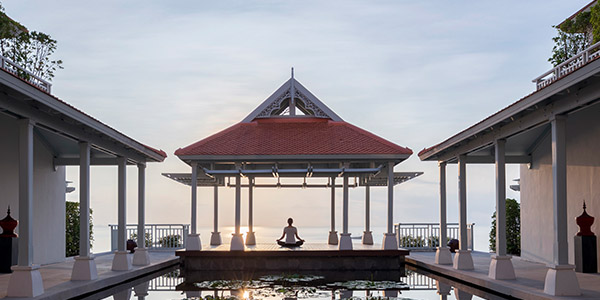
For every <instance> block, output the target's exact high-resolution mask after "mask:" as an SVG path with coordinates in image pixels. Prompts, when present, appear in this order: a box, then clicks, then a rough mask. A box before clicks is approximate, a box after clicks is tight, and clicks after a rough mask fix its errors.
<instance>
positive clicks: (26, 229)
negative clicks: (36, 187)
mask: <svg viewBox="0 0 600 300" xmlns="http://www.w3.org/2000/svg"><path fill="white" fill-rule="evenodd" d="M18 124H19V262H18V265H17V266H13V267H12V268H11V269H12V270H13V273H12V274H11V275H10V279H9V281H8V289H7V291H6V293H7V296H8V297H36V296H39V295H41V294H43V293H44V285H43V283H42V275H41V274H40V271H39V270H38V268H39V267H38V266H36V265H33V225H32V224H33V122H32V121H31V120H29V119H21V120H19V121H18Z"/></svg>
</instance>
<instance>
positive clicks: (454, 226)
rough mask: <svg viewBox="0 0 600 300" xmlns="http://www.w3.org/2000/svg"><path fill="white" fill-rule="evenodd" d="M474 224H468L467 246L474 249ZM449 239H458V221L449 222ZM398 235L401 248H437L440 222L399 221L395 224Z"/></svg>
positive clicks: (447, 231) (447, 232)
mask: <svg viewBox="0 0 600 300" xmlns="http://www.w3.org/2000/svg"><path fill="white" fill-rule="evenodd" d="M473 226H475V224H474V223H471V224H467V248H468V249H469V250H473ZM446 229H447V230H446V234H447V235H446V236H447V237H448V240H451V239H458V223H448V224H447V228H446ZM395 230H396V237H397V238H398V246H399V247H400V248H406V249H415V250H435V248H436V247H439V243H440V242H439V241H440V224H439V223H398V224H396V225H395Z"/></svg>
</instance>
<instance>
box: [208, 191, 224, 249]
mask: <svg viewBox="0 0 600 300" xmlns="http://www.w3.org/2000/svg"><path fill="white" fill-rule="evenodd" d="M213 198H214V199H213V232H212V233H211V235H210V244H211V246H218V245H221V232H219V185H218V183H217V184H215V186H214V187H213Z"/></svg>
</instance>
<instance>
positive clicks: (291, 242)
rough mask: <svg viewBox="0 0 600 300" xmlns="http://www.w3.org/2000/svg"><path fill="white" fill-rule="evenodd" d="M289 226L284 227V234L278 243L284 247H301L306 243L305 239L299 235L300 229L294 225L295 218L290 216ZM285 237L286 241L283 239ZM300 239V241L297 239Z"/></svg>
mask: <svg viewBox="0 0 600 300" xmlns="http://www.w3.org/2000/svg"><path fill="white" fill-rule="evenodd" d="M287 222H288V226H286V227H284V228H283V234H282V235H281V237H280V238H279V239H278V240H277V244H278V245H279V246H282V247H299V246H302V244H304V240H303V239H301V238H300V237H299V236H298V229H296V227H294V226H292V223H294V219H292V218H289V219H288V220H287ZM283 237H285V242H284V241H282V239H283ZM296 239H298V241H296Z"/></svg>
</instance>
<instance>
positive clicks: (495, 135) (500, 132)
mask: <svg viewBox="0 0 600 300" xmlns="http://www.w3.org/2000/svg"><path fill="white" fill-rule="evenodd" d="M598 63H600V61H598ZM564 79H567V77H565V78H564ZM561 81H562V80H561ZM559 82H560V81H559ZM559 82H557V83H559ZM550 87H552V86H550ZM550 87H549V88H550ZM545 90H546V89H544V90H542V92H543V91H545ZM599 99H600V82H599V81H597V82H594V83H592V84H589V85H586V86H583V87H581V88H580V89H578V90H576V91H571V92H570V93H569V94H568V95H567V96H565V97H564V98H562V99H560V100H557V101H555V102H552V103H549V104H546V105H542V104H541V103H540V104H539V105H540V106H539V107H537V108H536V109H535V110H534V111H532V112H531V113H529V114H527V115H525V116H523V117H520V118H515V119H514V121H512V122H509V123H507V124H505V125H498V124H496V123H494V124H492V125H491V126H493V129H492V130H491V131H488V132H485V133H484V132H482V131H483V130H485V129H486V128H482V129H481V131H479V132H475V131H473V132H474V133H473V135H471V136H465V137H463V138H462V140H456V139H454V138H451V139H449V142H447V143H443V144H448V145H447V146H445V148H444V149H440V150H437V151H436V152H434V153H432V154H429V155H427V156H423V157H422V159H421V160H434V159H435V160H440V161H448V160H451V159H453V158H456V157H457V156H458V155H460V154H466V153H470V152H471V151H472V150H474V149H478V148H481V147H482V146H491V145H493V143H494V141H495V140H497V139H507V138H509V137H511V136H513V135H516V134H518V133H521V132H523V131H526V130H529V129H531V128H534V127H537V126H540V125H543V124H548V123H549V120H548V115H550V114H552V113H554V114H566V113H569V112H571V111H574V110H576V109H578V108H581V107H584V106H587V105H591V104H593V103H595V102H597V101H598V100H599ZM531 105H532V104H531ZM524 108H525V107H523V109H524ZM510 117H511V116H510V115H506V118H510ZM470 137H474V138H472V139H470V140H469V138H470ZM450 140H456V142H453V143H451V142H450ZM464 141H466V142H464ZM462 142H464V143H462ZM450 147H452V149H450ZM507 162H508V159H507Z"/></svg>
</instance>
